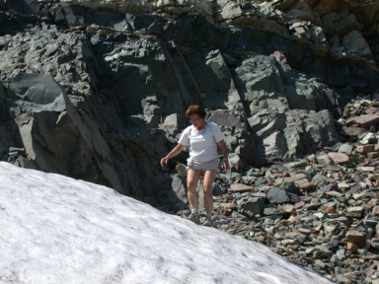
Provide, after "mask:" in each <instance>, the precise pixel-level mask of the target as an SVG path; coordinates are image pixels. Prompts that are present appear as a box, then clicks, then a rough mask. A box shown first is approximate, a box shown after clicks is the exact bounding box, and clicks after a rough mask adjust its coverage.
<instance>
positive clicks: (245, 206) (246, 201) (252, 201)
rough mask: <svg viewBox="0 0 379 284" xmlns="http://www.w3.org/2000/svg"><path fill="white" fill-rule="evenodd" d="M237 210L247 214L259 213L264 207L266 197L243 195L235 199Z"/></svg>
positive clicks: (249, 215)
mask: <svg viewBox="0 0 379 284" xmlns="http://www.w3.org/2000/svg"><path fill="white" fill-rule="evenodd" d="M237 205H238V208H239V211H240V212H241V213H242V214H243V215H245V216H247V217H250V218H251V217H254V216H255V215H261V214H262V213H263V210H264V209H265V207H266V199H265V198H263V197H253V196H245V197H243V198H241V199H239V200H238V201H237Z"/></svg>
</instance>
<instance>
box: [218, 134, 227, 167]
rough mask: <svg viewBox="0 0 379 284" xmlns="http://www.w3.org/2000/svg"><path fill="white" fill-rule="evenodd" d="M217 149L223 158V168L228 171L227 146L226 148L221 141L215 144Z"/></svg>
mask: <svg viewBox="0 0 379 284" xmlns="http://www.w3.org/2000/svg"><path fill="white" fill-rule="evenodd" d="M217 148H218V149H219V151H220V152H221V153H222V155H223V156H224V168H225V170H228V169H229V167H230V165H229V150H228V146H226V143H225V141H224V140H221V141H220V142H218V143H217Z"/></svg>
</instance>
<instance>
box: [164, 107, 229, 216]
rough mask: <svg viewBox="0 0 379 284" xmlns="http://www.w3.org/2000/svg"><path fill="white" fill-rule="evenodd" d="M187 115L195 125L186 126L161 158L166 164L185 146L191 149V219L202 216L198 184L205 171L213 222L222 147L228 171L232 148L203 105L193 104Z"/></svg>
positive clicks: (208, 208) (206, 197) (206, 202)
mask: <svg viewBox="0 0 379 284" xmlns="http://www.w3.org/2000/svg"><path fill="white" fill-rule="evenodd" d="M185 114H186V117H187V118H188V119H189V120H190V122H191V125H190V126H188V127H187V128H186V129H184V131H183V132H182V134H181V135H180V138H179V141H178V144H177V145H176V146H175V147H174V149H172V150H171V151H170V152H169V153H168V154H167V155H166V156H165V157H163V158H162V159H161V165H162V166H164V165H166V164H167V162H168V161H169V160H170V159H172V158H174V157H175V156H177V155H178V154H179V153H180V152H182V151H183V150H184V149H185V148H189V158H188V160H187V162H188V171H187V197H188V202H189V207H190V210H191V215H190V219H191V220H193V221H195V222H196V221H198V219H199V212H198V203H197V195H196V187H197V183H198V182H199V179H200V176H201V175H202V174H204V179H203V188H204V207H205V209H206V211H207V219H208V222H209V223H211V222H212V220H211V216H212V208H213V195H212V189H213V182H214V179H215V177H216V173H217V170H218V159H217V157H218V150H219V151H220V152H221V153H222V154H223V156H224V168H225V170H228V169H229V160H228V148H227V147H226V144H225V142H224V135H223V133H222V132H221V130H220V127H219V126H218V125H217V124H216V123H214V122H209V121H206V120H205V117H206V113H205V111H204V110H203V109H202V108H201V107H200V106H199V105H191V106H189V107H188V109H187V110H186V113H185Z"/></svg>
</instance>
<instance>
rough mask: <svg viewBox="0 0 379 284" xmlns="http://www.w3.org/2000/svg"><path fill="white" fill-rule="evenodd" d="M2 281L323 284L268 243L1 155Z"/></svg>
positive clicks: (0, 266)
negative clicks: (8, 160) (10, 161)
mask: <svg viewBox="0 0 379 284" xmlns="http://www.w3.org/2000/svg"><path fill="white" fill-rule="evenodd" d="M0 253H1V257H0V283H1V284H4V283H7V284H8V283H13V284H15V283H33V284H45V283H51V284H60V283H62V284H71V283H72V284H82V283H83V284H96V283H127V284H138V283H149V284H157V283H159V284H170V283H199V284H207V283H228V284H237V283H249V284H255V283H256V284H297V283H299V284H304V283H306V284H324V283H330V282H329V281H327V280H325V279H323V278H321V277H319V276H318V275H316V274H313V273H310V272H307V271H305V270H303V269H301V268H299V267H297V266H295V265H292V264H290V263H288V262H287V261H286V260H284V259H283V258H281V257H280V256H278V255H276V254H274V253H273V252H271V251H270V249H268V248H266V247H265V246H263V245H260V244H257V243H254V242H250V241H247V240H243V239H242V238H239V237H235V236H231V235H228V234H226V233H223V232H220V231H217V230H215V229H212V228H207V227H201V226H197V225H194V224H193V223H191V222H189V221H187V220H184V219H181V218H179V217H176V216H171V215H168V214H165V213H162V212H160V211H159V210H156V209H154V208H153V207H151V206H149V205H146V204H144V203H142V202H139V201H136V200H134V199H132V198H128V197H125V196H121V195H120V194H118V193H116V192H115V191H114V190H112V189H110V188H107V187H104V186H99V185H95V184H91V183H87V182H83V181H78V180H74V179H71V178H68V177H64V176H60V175H56V174H46V173H42V172H38V171H34V170H26V169H21V168H17V167H15V166H12V165H10V164H7V163H0Z"/></svg>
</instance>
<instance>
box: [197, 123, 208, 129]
mask: <svg viewBox="0 0 379 284" xmlns="http://www.w3.org/2000/svg"><path fill="white" fill-rule="evenodd" d="M206 125H207V122H204V124H203V125H201V126H199V127H196V126H195V128H196V129H197V130H202V129H204V128H205V126H206Z"/></svg>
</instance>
